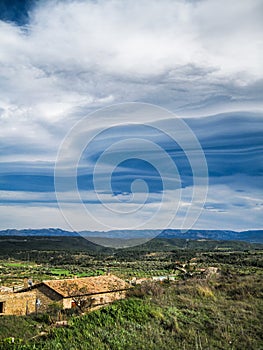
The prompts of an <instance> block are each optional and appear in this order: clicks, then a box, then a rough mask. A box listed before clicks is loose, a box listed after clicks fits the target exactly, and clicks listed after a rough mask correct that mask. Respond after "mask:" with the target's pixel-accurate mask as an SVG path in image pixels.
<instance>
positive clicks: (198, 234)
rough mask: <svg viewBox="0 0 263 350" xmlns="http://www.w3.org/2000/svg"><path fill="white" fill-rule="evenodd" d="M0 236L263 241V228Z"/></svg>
mask: <svg viewBox="0 0 263 350" xmlns="http://www.w3.org/2000/svg"><path fill="white" fill-rule="evenodd" d="M0 236H22V237H26V236H36V237H37V236H39V237H41V236H43V237H58V236H60V237H61V236H62V237H63V236H65V237H78V236H82V237H85V238H89V237H90V238H94V237H100V238H121V239H125V238H127V239H138V238H149V239H151V238H167V239H169V238H184V239H191V240H198V239H207V240H219V241H221V240H229V241H246V242H250V243H263V230H246V231H240V232H238V231H232V230H188V231H186V232H184V231H182V230H178V229H166V230H112V231H104V232H101V231H80V232H79V233H78V232H71V231H66V230H63V229H60V228H43V229H21V230H17V229H6V230H0Z"/></svg>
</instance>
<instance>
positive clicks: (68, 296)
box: [0, 275, 130, 315]
mask: <svg viewBox="0 0 263 350" xmlns="http://www.w3.org/2000/svg"><path fill="white" fill-rule="evenodd" d="M129 288H130V286H129V285H128V284H127V283H126V282H125V281H123V280H122V279H120V278H118V277H116V276H114V275H106V276H97V277H84V278H74V279H64V280H49V281H43V282H41V283H37V284H35V285H33V286H31V287H28V288H23V289H20V290H19V291H16V292H14V293H2V294H0V314H5V315H26V314H29V313H33V312H45V311H46V310H47V309H48V308H49V307H50V305H51V304H54V303H58V304H60V305H61V308H63V309H71V308H73V307H79V308H80V309H81V308H82V306H84V305H85V306H89V307H91V308H92V307H97V306H100V305H105V304H108V303H111V302H113V301H115V300H118V299H123V298H125V296H126V292H127V290H128V289H129Z"/></svg>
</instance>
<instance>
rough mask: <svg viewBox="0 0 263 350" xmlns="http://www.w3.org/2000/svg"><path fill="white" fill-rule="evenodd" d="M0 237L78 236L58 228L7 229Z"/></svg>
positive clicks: (1, 232) (0, 232)
mask: <svg viewBox="0 0 263 350" xmlns="http://www.w3.org/2000/svg"><path fill="white" fill-rule="evenodd" d="M0 236H36V237H37V236H45V237H49V236H50V237H54V236H79V234H78V233H76V232H70V231H65V230H61V229H59V228H43V229H31V228H29V229H24V230H16V229H7V230H2V231H0Z"/></svg>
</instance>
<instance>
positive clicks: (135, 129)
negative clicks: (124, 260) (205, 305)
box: [0, 0, 263, 230]
mask: <svg viewBox="0 0 263 350" xmlns="http://www.w3.org/2000/svg"><path fill="white" fill-rule="evenodd" d="M262 27H263V2H262V1H261V0H243V1H238V0H233V1H231V2H229V1H226V0H222V1H217V0H196V1H193V0H191V1H190V0H180V1H177V0H163V1H157V0H124V1H118V0H107V1H102V0H101V1H95V0H93V1H91V0H86V1H80V0H65V1H49V0H46V1H41V0H38V1H33V0H32V1H29V0H27V1H7V0H6V1H3V0H2V1H0V229H7V228H43V227H60V228H64V229H68V230H110V229H127V228H131V229H134V228H151V229H152V228H155V229H156V228H157V229H159V228H160V229H161V228H166V227H173V228H178V227H179V228H183V227H184V217H185V216H186V215H189V218H190V219H189V220H190V221H189V225H188V226H187V225H186V226H185V228H190V227H192V228H198V229H229V230H246V229H262V228H263V224H262V217H263V215H262V214H263V186H262V183H263V182H262V173H263V157H262V150H263V68H262V61H263V35H262V29H263V28H262ZM115 105H116V106H117V107H114V106H115ZM111 106H113V107H111ZM154 106H156V107H154ZM146 115H147V118H146ZM177 123H179V124H177ZM176 127H178V128H179V130H180V128H183V129H182V130H184V132H183V135H184V137H182V138H181V139H180V137H181V134H182V133H181V134H180V133H179V132H178V129H176V130H175V128H176ZM165 130H166V131H167V133H168V134H167V133H166V132H164V131H165ZM190 134H191V137H190V136H189V135H190ZM68 135H70V136H71V139H70V140H69V139H68ZM187 135H188V136H189V137H190V139H191V142H192V143H191V142H190V141H189V140H190V139H189V138H188V136H187ZM193 135H194V136H193ZM195 137H196V138H197V139H195ZM180 140H181V144H180ZM193 140H195V141H193ZM188 141H189V142H190V143H191V145H192V146H193V147H197V146H198V147H199V146H200V150H199V153H198V152H197V151H196V149H197V148H195V149H191V150H190V151H189V152H190V153H189V154H187V149H190V146H189V142H188ZM67 142H68V143H67ZM80 145H81V146H80ZM192 146H191V147H192ZM61 150H62V153H63V152H64V153H63V156H64V158H63V161H64V163H63V162H62V163H59V166H58V157H59V151H61ZM105 152H106V153H105ZM191 152H192V153H191ZM196 152H197V153H198V154H197V153H196ZM105 154H106V155H107V157H108V158H106V156H105V157H104V155H105ZM196 154H197V155H196ZM203 155H204V157H205V161H206V162H205V163H204V162H203V161H204V159H203V158H202V156H203ZM67 157H73V158H71V161H72V159H74V161H76V169H74V171H75V173H74V174H73V172H72V173H71V175H68V173H67V171H69V170H70V169H71V167H70V166H71V163H70V164H69V163H67V164H66V163H65V160H66V158H67ZM103 157H104V158H103ZM167 157H168V158H167ZM171 161H172V162H173V163H171ZM98 162H99V163H98ZM191 162H193V163H194V164H195V166H194V167H193V166H192V165H193V164H192V163H191ZM65 164H66V165H65ZM60 166H61V167H62V168H60ZM63 166H64V168H63ZM96 166H97V167H96ZM195 167H196V169H197V168H198V169H197V170H196V173H195V171H194V170H193V168H195ZM56 169H57V179H58V181H56V178H55V176H56ZM61 169H64V173H63V172H61V171H62V170H61ZM94 173H95V174H96V176H95V179H94ZM73 175H74V176H73ZM70 176H71V177H72V178H73V177H74V179H75V180H76V181H75V182H76V186H75V187H76V188H75V187H74V186H73V187H74V188H73V187H72V186H69V185H68V180H69V177H70ZM109 179H110V182H109ZM195 180H196V181H195ZM94 181H95V182H94ZM56 182H57V186H55V185H56ZM108 182H109V183H108ZM109 184H110V186H108V185H109ZM76 189H77V190H78V194H76V193H73V192H74V191H73V190H76ZM75 192H76V191H75ZM206 192H207V193H206ZM193 193H195V195H193ZM77 196H79V197H80V198H81V199H82V203H81V204H80V203H79V197H78V198H77ZM58 200H59V203H58ZM160 205H161V209H160ZM83 207H85V208H84V209H85V212H83ZM142 207H143V208H142ZM189 208H190V209H189ZM141 209H143V210H141ZM188 209H189V211H187V210H188ZM201 209H202V210H201ZM127 212H129V215H128V214H127V215H128V216H127V215H126V214H125V213H127ZM88 213H90V214H88ZM134 213H135V214H134ZM197 214H198V215H197ZM151 218H152V219H151ZM171 218H172V219H171ZM190 222H191V225H190Z"/></svg>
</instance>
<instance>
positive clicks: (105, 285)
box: [43, 275, 129, 297]
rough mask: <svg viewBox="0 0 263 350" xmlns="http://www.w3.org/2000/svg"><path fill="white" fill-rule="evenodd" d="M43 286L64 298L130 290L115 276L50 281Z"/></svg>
mask: <svg viewBox="0 0 263 350" xmlns="http://www.w3.org/2000/svg"><path fill="white" fill-rule="evenodd" d="M43 284H45V285H47V286H48V287H49V288H51V289H53V290H54V291H56V292H57V293H59V294H60V295H62V296H63V297H68V296H70V295H71V296H72V295H82V294H96V293H105V292H109V291H117V290H123V289H128V288H129V285H128V283H126V282H125V281H123V280H122V279H120V278H118V277H116V276H114V275H106V276H96V277H83V278H72V279H64V280H49V281H43Z"/></svg>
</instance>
